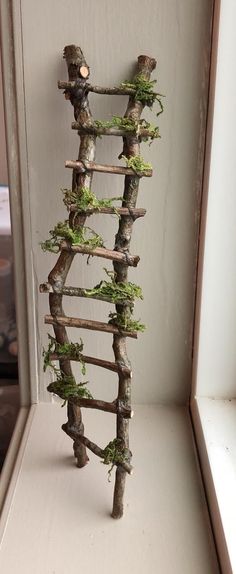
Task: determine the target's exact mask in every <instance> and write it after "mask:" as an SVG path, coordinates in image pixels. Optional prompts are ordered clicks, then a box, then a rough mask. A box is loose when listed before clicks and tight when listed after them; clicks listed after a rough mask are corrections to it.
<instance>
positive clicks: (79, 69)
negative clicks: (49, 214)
mask: <svg viewBox="0 0 236 574" xmlns="http://www.w3.org/2000/svg"><path fill="white" fill-rule="evenodd" d="M64 58H65V59H66V63H67V68H68V76H69V81H76V83H77V86H78V87H79V86H80V97H79V95H78V93H77V97H76V99H74V98H73V96H72V95H71V97H70V100H71V103H72V105H73V107H74V117H75V120H76V121H81V120H82V118H83V120H84V122H85V123H87V122H90V123H91V121H92V116H91V112H90V109H89V104H88V98H87V95H86V93H85V92H84V90H83V88H84V86H85V83H86V79H88V76H89V67H88V65H87V63H86V61H85V58H84V55H83V53H82V51H81V49H80V48H78V47H77V46H74V45H71V46H66V47H65V49H64ZM94 158H95V138H94V137H93V136H91V135H83V136H81V138H80V148H79V157H78V159H79V160H80V159H83V160H88V161H93V160H94ZM91 177H92V174H91V173H87V172H86V173H83V174H82V173H81V174H79V173H77V172H75V171H73V177H72V191H73V192H75V193H76V192H78V189H80V187H81V186H85V187H88V188H90V186H91ZM85 219H86V216H85V215H82V216H77V217H76V218H75V221H74V218H73V217H72V221H70V224H71V227H72V228H73V224H74V223H76V224H77V225H78V224H79V225H81V226H83V225H84V222H85ZM74 255H75V254H74V253H73V251H71V252H69V251H63V252H61V253H60V256H59V259H58V261H57V263H56V265H55V267H54V268H53V270H52V271H51V273H50V274H49V277H48V280H49V283H50V284H51V285H52V286H57V287H61V288H63V287H64V284H65V281H66V278H67V275H68V272H69V270H70V267H71V264H72V261H73V259H74ZM49 306H50V312H51V314H52V315H53V316H57V315H58V316H63V315H64V311H63V306H62V294H59V293H56V292H55V291H54V292H53V293H50V295H49ZM53 326H54V332H55V337H56V340H57V342H58V343H60V344H62V345H63V344H64V343H68V342H69V341H68V336H67V332H66V329H65V325H63V324H61V325H59V323H53ZM60 369H61V371H63V373H64V374H65V375H69V376H71V375H72V369H71V365H70V361H69V360H68V358H66V359H61V360H60ZM67 412H68V421H69V424H73V425H76V428H77V430H78V431H79V433H80V434H83V432H84V426H83V422H82V415H81V410H80V407H79V406H75V405H71V404H68V409H67ZM74 453H75V456H76V458H77V464H78V466H79V467H83V466H85V464H87V461H88V457H87V453H86V449H85V447H84V445H83V444H82V443H81V441H80V442H78V441H76V442H75V443H74Z"/></svg>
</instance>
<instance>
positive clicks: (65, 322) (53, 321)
mask: <svg viewBox="0 0 236 574" xmlns="http://www.w3.org/2000/svg"><path fill="white" fill-rule="evenodd" d="M44 322H45V323H46V324H47V325H62V326H63V327H79V328H81V329H89V330H90V331H103V332H104V333H112V334H113V335H121V336H123V337H131V338H132V339H137V337H138V335H137V331H122V330H120V329H118V327H116V325H112V323H102V322H101V321H90V320H89V319H77V317H52V315H45V318H44Z"/></svg>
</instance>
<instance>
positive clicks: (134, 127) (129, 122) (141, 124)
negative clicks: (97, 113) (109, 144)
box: [95, 116, 160, 141]
mask: <svg viewBox="0 0 236 574" xmlns="http://www.w3.org/2000/svg"><path fill="white" fill-rule="evenodd" d="M95 125H96V127H97V128H119V129H122V130H125V131H127V132H130V133H134V134H136V135H137V136H138V135H139V133H140V129H141V128H142V129H146V130H148V131H149V132H150V134H149V135H148V136H147V137H142V140H143V141H148V140H149V139H150V140H151V141H152V140H153V139H155V138H159V137H160V134H159V128H158V127H157V126H154V125H152V124H150V123H149V122H147V121H146V120H144V119H142V120H140V121H138V122H137V121H136V120H133V119H132V118H123V117H120V116H112V119H111V120H108V121H100V120H96V121H95Z"/></svg>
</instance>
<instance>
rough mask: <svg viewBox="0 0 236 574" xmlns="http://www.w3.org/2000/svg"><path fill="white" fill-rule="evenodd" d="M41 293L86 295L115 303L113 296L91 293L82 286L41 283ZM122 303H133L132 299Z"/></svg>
mask: <svg viewBox="0 0 236 574" xmlns="http://www.w3.org/2000/svg"><path fill="white" fill-rule="evenodd" d="M39 290H40V293H60V295H66V296H69V297H84V298H85V299H95V300H97V301H104V302H106V303H112V304H114V301H113V300H112V299H111V297H106V296H105V295H99V294H97V295H96V294H93V295H89V294H88V290H87V289H84V288H82V287H71V286H69V285H68V286H65V287H53V286H52V285H50V283H41V285H40V286H39ZM121 305H133V302H132V301H128V300H127V301H122V303H121Z"/></svg>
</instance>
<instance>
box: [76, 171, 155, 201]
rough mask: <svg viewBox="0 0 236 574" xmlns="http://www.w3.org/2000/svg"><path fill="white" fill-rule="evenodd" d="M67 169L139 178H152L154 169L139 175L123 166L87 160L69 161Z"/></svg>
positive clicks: (141, 172)
mask: <svg viewBox="0 0 236 574" xmlns="http://www.w3.org/2000/svg"><path fill="white" fill-rule="evenodd" d="M65 167H68V168H70V169H75V171H77V172H78V173H86V172H90V171H97V172H100V173H114V174H118V175H136V176H138V177H152V169H145V170H143V171H140V172H139V173H135V171H134V170H133V169H132V168H131V167H123V166H121V165H106V164H101V163H95V162H94V161H86V160H83V161H79V160H78V161H74V160H67V161H66V163H65ZM131 209H132V206H131Z"/></svg>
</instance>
